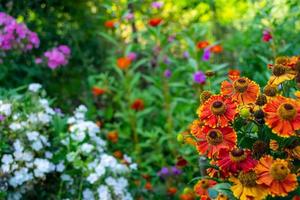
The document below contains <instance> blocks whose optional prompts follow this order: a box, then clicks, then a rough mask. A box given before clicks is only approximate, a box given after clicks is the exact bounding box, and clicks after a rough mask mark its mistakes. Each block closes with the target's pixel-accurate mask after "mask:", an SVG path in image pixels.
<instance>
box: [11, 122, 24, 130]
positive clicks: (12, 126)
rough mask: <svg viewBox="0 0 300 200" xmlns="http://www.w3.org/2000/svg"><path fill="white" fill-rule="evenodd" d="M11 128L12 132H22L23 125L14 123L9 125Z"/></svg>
mask: <svg viewBox="0 0 300 200" xmlns="http://www.w3.org/2000/svg"><path fill="white" fill-rule="evenodd" d="M9 128H10V129H11V130H12V131H17V130H20V129H22V128H23V127H22V125H21V124H20V123H17V122H13V123H11V124H10V125H9Z"/></svg>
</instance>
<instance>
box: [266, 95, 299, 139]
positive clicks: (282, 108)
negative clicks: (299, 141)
mask: <svg viewBox="0 0 300 200" xmlns="http://www.w3.org/2000/svg"><path fill="white" fill-rule="evenodd" d="M263 110H264V112H265V121H266V125H267V126H269V127H270V128H271V129H272V131H273V132H274V133H276V134H277V135H279V136H281V137H289V136H291V135H294V134H295V131H296V130H299V129H300V103H299V102H297V101H296V100H294V99H289V98H285V97H283V96H276V97H274V98H273V99H272V100H271V101H269V102H268V103H267V104H266V105H265V106H264V107H263Z"/></svg>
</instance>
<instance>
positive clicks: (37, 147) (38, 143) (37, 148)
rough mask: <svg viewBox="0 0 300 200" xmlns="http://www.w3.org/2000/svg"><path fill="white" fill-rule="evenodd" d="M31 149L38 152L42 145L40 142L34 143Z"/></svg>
mask: <svg viewBox="0 0 300 200" xmlns="http://www.w3.org/2000/svg"><path fill="white" fill-rule="evenodd" d="M31 147H32V149H34V150H36V151H39V150H41V149H42V148H43V144H42V143H41V141H40V140H37V141H35V142H34V143H32V144H31Z"/></svg>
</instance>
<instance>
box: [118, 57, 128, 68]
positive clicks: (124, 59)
mask: <svg viewBox="0 0 300 200" xmlns="http://www.w3.org/2000/svg"><path fill="white" fill-rule="evenodd" d="M130 64H131V60H130V59H129V58H127V57H121V58H118V60H117V66H118V67H119V68H120V69H127V68H128V67H129V65H130Z"/></svg>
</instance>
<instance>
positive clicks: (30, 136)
mask: <svg viewBox="0 0 300 200" xmlns="http://www.w3.org/2000/svg"><path fill="white" fill-rule="evenodd" d="M26 135H27V138H28V140H29V141H35V140H37V139H38V137H39V135H40V134H39V133H38V132H37V131H32V132H27V133H26Z"/></svg>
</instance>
